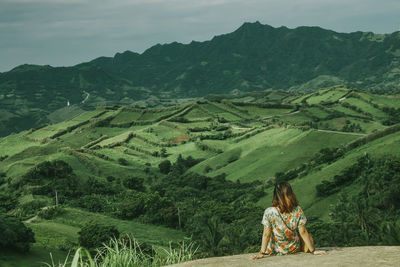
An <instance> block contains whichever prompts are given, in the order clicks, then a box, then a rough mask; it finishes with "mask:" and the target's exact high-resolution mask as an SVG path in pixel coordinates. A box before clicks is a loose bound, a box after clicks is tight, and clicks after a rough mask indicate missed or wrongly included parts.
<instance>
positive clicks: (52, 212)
mask: <svg viewBox="0 0 400 267" xmlns="http://www.w3.org/2000/svg"><path fill="white" fill-rule="evenodd" d="M63 213H65V210H64V209H63V208H62V207H61V206H55V207H48V208H47V209H42V210H41V211H40V212H39V214H38V216H39V217H40V218H43V219H45V220H51V219H54V218H56V217H58V216H60V215H61V214H63Z"/></svg>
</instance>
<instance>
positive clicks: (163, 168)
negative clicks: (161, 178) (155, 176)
mask: <svg viewBox="0 0 400 267" xmlns="http://www.w3.org/2000/svg"><path fill="white" fill-rule="evenodd" d="M158 168H159V169H160V172H161V173H164V174H167V173H169V172H170V170H171V162H170V161H169V160H167V159H166V160H164V161H162V162H161V163H160V164H158Z"/></svg>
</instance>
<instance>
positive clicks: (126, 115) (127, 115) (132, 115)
mask: <svg viewBox="0 0 400 267" xmlns="http://www.w3.org/2000/svg"><path fill="white" fill-rule="evenodd" d="M141 115H142V110H121V112H119V113H118V114H117V116H115V117H114V119H112V120H111V122H110V123H111V124H115V125H118V124H123V123H131V122H134V121H137V120H138V118H139V117H140V116H141Z"/></svg>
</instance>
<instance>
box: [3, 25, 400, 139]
mask: <svg viewBox="0 0 400 267" xmlns="http://www.w3.org/2000/svg"><path fill="white" fill-rule="evenodd" d="M399 80H400V33H399V32H394V33H392V34H384V35H380V34H373V33H370V32H354V33H337V32H334V31H331V30H325V29H322V28H319V27H298V28H295V29H289V28H286V27H279V28H274V27H271V26H268V25H262V24H260V23H258V22H255V23H244V24H243V25H242V26H241V27H240V28H238V29H237V30H236V31H234V32H232V33H229V34H223V35H219V36H215V37H214V38H212V39H211V40H209V41H205V42H195V41H193V42H191V43H189V44H180V43H176V42H174V43H170V44H164V45H160V44H157V45H155V46H153V47H151V48H149V49H148V50H146V51H145V52H143V53H142V54H138V53H134V52H130V51H126V52H124V53H117V54H116V55H115V56H114V57H100V58H97V59H95V60H93V61H90V62H87V63H82V64H78V65H76V66H72V67H51V66H35V65H21V66H19V67H16V68H14V69H13V70H11V71H9V72H5V73H0V107H1V108H0V114H1V115H2V116H1V120H0V124H1V126H2V128H3V129H8V132H4V133H0V134H1V135H5V134H8V133H10V132H12V131H15V132H18V131H20V130H22V129H27V128H30V127H37V126H39V125H43V124H45V123H48V122H56V121H61V120H63V119H67V118H69V117H68V114H64V113H63V110H61V111H59V112H58V113H59V114H55V115H54V114H53V115H51V113H52V112H54V111H57V110H59V109H60V108H63V107H65V106H66V105H67V102H68V101H69V103H70V104H71V105H74V106H75V107H76V108H77V110H76V112H79V108H84V109H86V108H90V107H91V106H96V105H105V104H108V105H110V104H133V103H135V102H136V103H137V101H140V100H147V103H142V104H143V105H147V106H160V105H165V104H166V102H163V100H165V99H176V98H187V97H201V96H205V95H207V94H220V93H232V92H238V91H240V92H248V91H260V90H265V89H273V90H275V89H283V90H290V91H313V90H316V89H318V88H321V87H326V86H331V85H335V84H347V85H349V86H353V87H356V88H360V89H367V90H373V91H375V92H398V90H399V87H398V82H399ZM87 96H90V97H88V98H87ZM85 99H86V100H87V101H84V100H85ZM82 102H83V103H82ZM78 106H79V108H78ZM58 117H61V119H59V120H57V118H58Z"/></svg>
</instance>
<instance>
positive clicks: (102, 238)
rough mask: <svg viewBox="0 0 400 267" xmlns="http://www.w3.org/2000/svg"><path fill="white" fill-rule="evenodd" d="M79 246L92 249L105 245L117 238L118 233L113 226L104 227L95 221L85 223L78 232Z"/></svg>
mask: <svg viewBox="0 0 400 267" xmlns="http://www.w3.org/2000/svg"><path fill="white" fill-rule="evenodd" d="M78 234H79V244H80V245H81V246H83V247H85V248H87V249H94V248H98V247H100V246H101V244H102V243H107V242H109V241H110V239H112V238H118V237H119V231H118V230H117V228H115V226H112V225H104V224H100V223H97V222H95V221H89V222H88V223H86V224H85V225H84V226H83V227H82V229H81V231H79V233H78Z"/></svg>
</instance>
